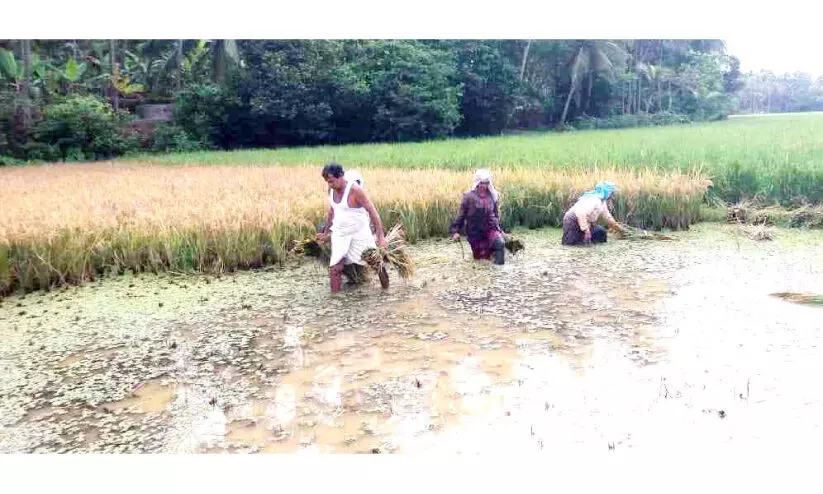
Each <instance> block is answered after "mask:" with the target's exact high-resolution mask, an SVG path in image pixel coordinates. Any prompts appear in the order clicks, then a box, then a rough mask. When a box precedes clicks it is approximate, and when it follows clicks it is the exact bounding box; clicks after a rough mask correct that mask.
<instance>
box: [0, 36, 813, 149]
mask: <svg viewBox="0 0 823 494" xmlns="http://www.w3.org/2000/svg"><path fill="white" fill-rule="evenodd" d="M748 77H749V76H745V77H744V76H743V75H742V74H741V73H740V71H739V63H738V61H737V59H736V58H734V57H733V56H732V55H730V54H728V53H727V52H726V49H725V45H724V43H723V42H722V41H720V40H271V41H257V40H5V41H0V156H5V157H6V158H0V160H3V159H5V160H6V161H14V160H61V159H62V160H72V159H95V158H101V157H110V156H116V155H118V154H122V153H125V152H129V151H133V150H137V149H139V148H141V147H142V148H149V149H154V150H157V151H170V150H191V149H204V148H206V149H208V148H222V149H231V148H237V147H270V146H293V145H315V144H334V143H348V142H380V141H409V140H422V139H434V138H442V137H448V136H479V135H490V134H500V133H501V132H505V131H510V130H517V129H541V128H554V129H560V130H564V129H568V128H573V127H576V128H613V127H624V126H635V125H661V124H667V123H678V122H689V121H703V120H717V119H723V118H725V117H726V116H727V115H729V114H730V113H732V112H734V111H735V110H736V109H737V108H738V105H741V104H742V106H746V104H747V102H749V99H753V98H755V96H754V95H755V94H758V95H759V94H761V93H760V92H757V93H755V92H753V91H750V92H749V93H747V92H746V90H741V89H743V87H744V84H746V83H747V81H749V79H748ZM818 82H819V81H818ZM748 87H749V85H747V88H748ZM747 94H750V96H747ZM767 94H773V96H776V94H777V92H773V93H767ZM793 94H795V96H794V97H795V98H796V99H797V98H798V97H799V96H797V95H798V94H799V93H793ZM738 98H740V99H738ZM747 98H749V99H747ZM758 101H760V100H758ZM770 101H771V100H768V101H767V106H766V108H771V106H770V104H771V103H770ZM163 102H174V103H175V114H174V120H173V122H171V123H168V124H164V125H160V126H157V127H156V128H152V129H151V131H150V132H149V135H142V134H141V133H140V132H139V127H135V126H134V125H132V126H128V125H127V124H128V123H129V122H130V121H133V120H135V110H136V108H137V107H138V106H139V105H140V104H142V103H163ZM774 105H777V99H775V103H774ZM749 106H750V107H754V106H756V107H757V108H758V109H759V108H762V105H761V104H760V103H757V104H756V105H753V104H752V105H749ZM775 108H777V106H775ZM124 126H126V127H127V128H130V129H132V131H131V132H123V130H122V129H123V128H124ZM134 129H137V131H135V130H134ZM2 162H3V161H0V163H2Z"/></svg>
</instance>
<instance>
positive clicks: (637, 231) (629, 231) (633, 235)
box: [617, 224, 677, 240]
mask: <svg viewBox="0 0 823 494" xmlns="http://www.w3.org/2000/svg"><path fill="white" fill-rule="evenodd" d="M620 226H622V227H623V228H624V229H625V232H618V233H617V238H620V239H623V240H677V238H676V237H672V236H670V235H664V234H662V233H657V232H650V231H647V230H643V229H642V228H635V227H633V226H629V225H623V224H621V225H620Z"/></svg>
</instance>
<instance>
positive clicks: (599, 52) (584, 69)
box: [560, 40, 628, 125]
mask: <svg viewBox="0 0 823 494" xmlns="http://www.w3.org/2000/svg"><path fill="white" fill-rule="evenodd" d="M574 50H575V51H574V53H575V55H574V58H573V59H572V62H571V66H570V68H569V78H570V80H571V83H570V85H569V93H568V94H567V95H566V104H565V105H564V106H563V113H562V115H561V116H560V125H563V124H564V123H566V117H567V116H568V113H569V104H570V103H571V101H572V98H573V97H574V95H575V91H579V90H580V81H581V80H583V76H584V75H586V74H589V73H592V74H594V75H603V76H605V77H607V78H608V79H609V80H612V79H614V75H615V67H622V66H623V65H624V64H625V60H626V57H627V56H628V54H627V53H626V50H625V48H623V47H622V46H620V45H619V44H617V43H615V42H613V41H607V40H578V41H576V42H575V47H574Z"/></svg>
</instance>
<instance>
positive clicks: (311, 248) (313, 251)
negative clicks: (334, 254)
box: [296, 238, 331, 265]
mask: <svg viewBox="0 0 823 494" xmlns="http://www.w3.org/2000/svg"><path fill="white" fill-rule="evenodd" d="M296 251H297V252H299V253H302V254H303V255H306V256H309V257H314V258H317V260H318V261H320V263H321V264H325V265H328V264H329V261H331V243H329V242H318V241H317V239H315V238H309V239H306V240H304V241H303V242H302V243H301V244H300V245H298V247H297V249H296Z"/></svg>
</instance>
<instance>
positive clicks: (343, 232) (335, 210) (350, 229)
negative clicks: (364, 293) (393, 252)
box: [317, 162, 389, 293]
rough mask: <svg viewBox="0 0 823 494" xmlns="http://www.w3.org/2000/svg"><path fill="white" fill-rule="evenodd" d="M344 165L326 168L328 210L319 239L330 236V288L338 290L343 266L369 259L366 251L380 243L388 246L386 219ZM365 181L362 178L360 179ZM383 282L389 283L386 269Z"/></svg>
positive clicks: (335, 164)
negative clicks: (365, 255) (384, 230)
mask: <svg viewBox="0 0 823 494" xmlns="http://www.w3.org/2000/svg"><path fill="white" fill-rule="evenodd" d="M344 174H345V172H344V170H343V167H342V166H340V165H338V164H337V163H334V162H332V163H329V164H328V165H326V166H325V167H324V168H323V171H322V176H323V179H324V180H325V181H326V183H327V184H328V185H329V202H330V207H329V213H328V215H327V217H326V223H325V224H324V225H323V229H322V231H321V232H320V233H318V235H317V239H318V240H319V241H325V240H328V239H331V260H330V261H329V277H330V278H331V291H332V293H337V292H339V291H340V287H341V285H342V281H343V268H344V267H345V266H346V264H360V265H365V264H366V263H365V262H364V261H363V259H362V258H361V257H362V255H363V251H364V250H366V249H369V248H374V247H376V246H377V245H379V246H380V247H382V248H386V247H387V246H388V244H387V243H386V239H385V234H384V232H383V223H382V222H381V221H380V215H378V214H377V210H376V209H375V208H374V205H373V204H372V202H371V200H369V197H368V196H367V195H366V192H365V191H364V190H363V189H362V188H361V187H360V186H359V185H357V184H356V183H355V180H350V181H348V180H346V179H345V178H344ZM361 181H362V179H361ZM371 223H374V227H375V234H376V235H377V243H376V244H375V240H374V235H373V234H372V228H371ZM378 277H379V278H380V285H381V286H382V287H383V288H388V286H389V276H388V272H386V270H385V269H383V270H382V271H381V272H380V273H378Z"/></svg>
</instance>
